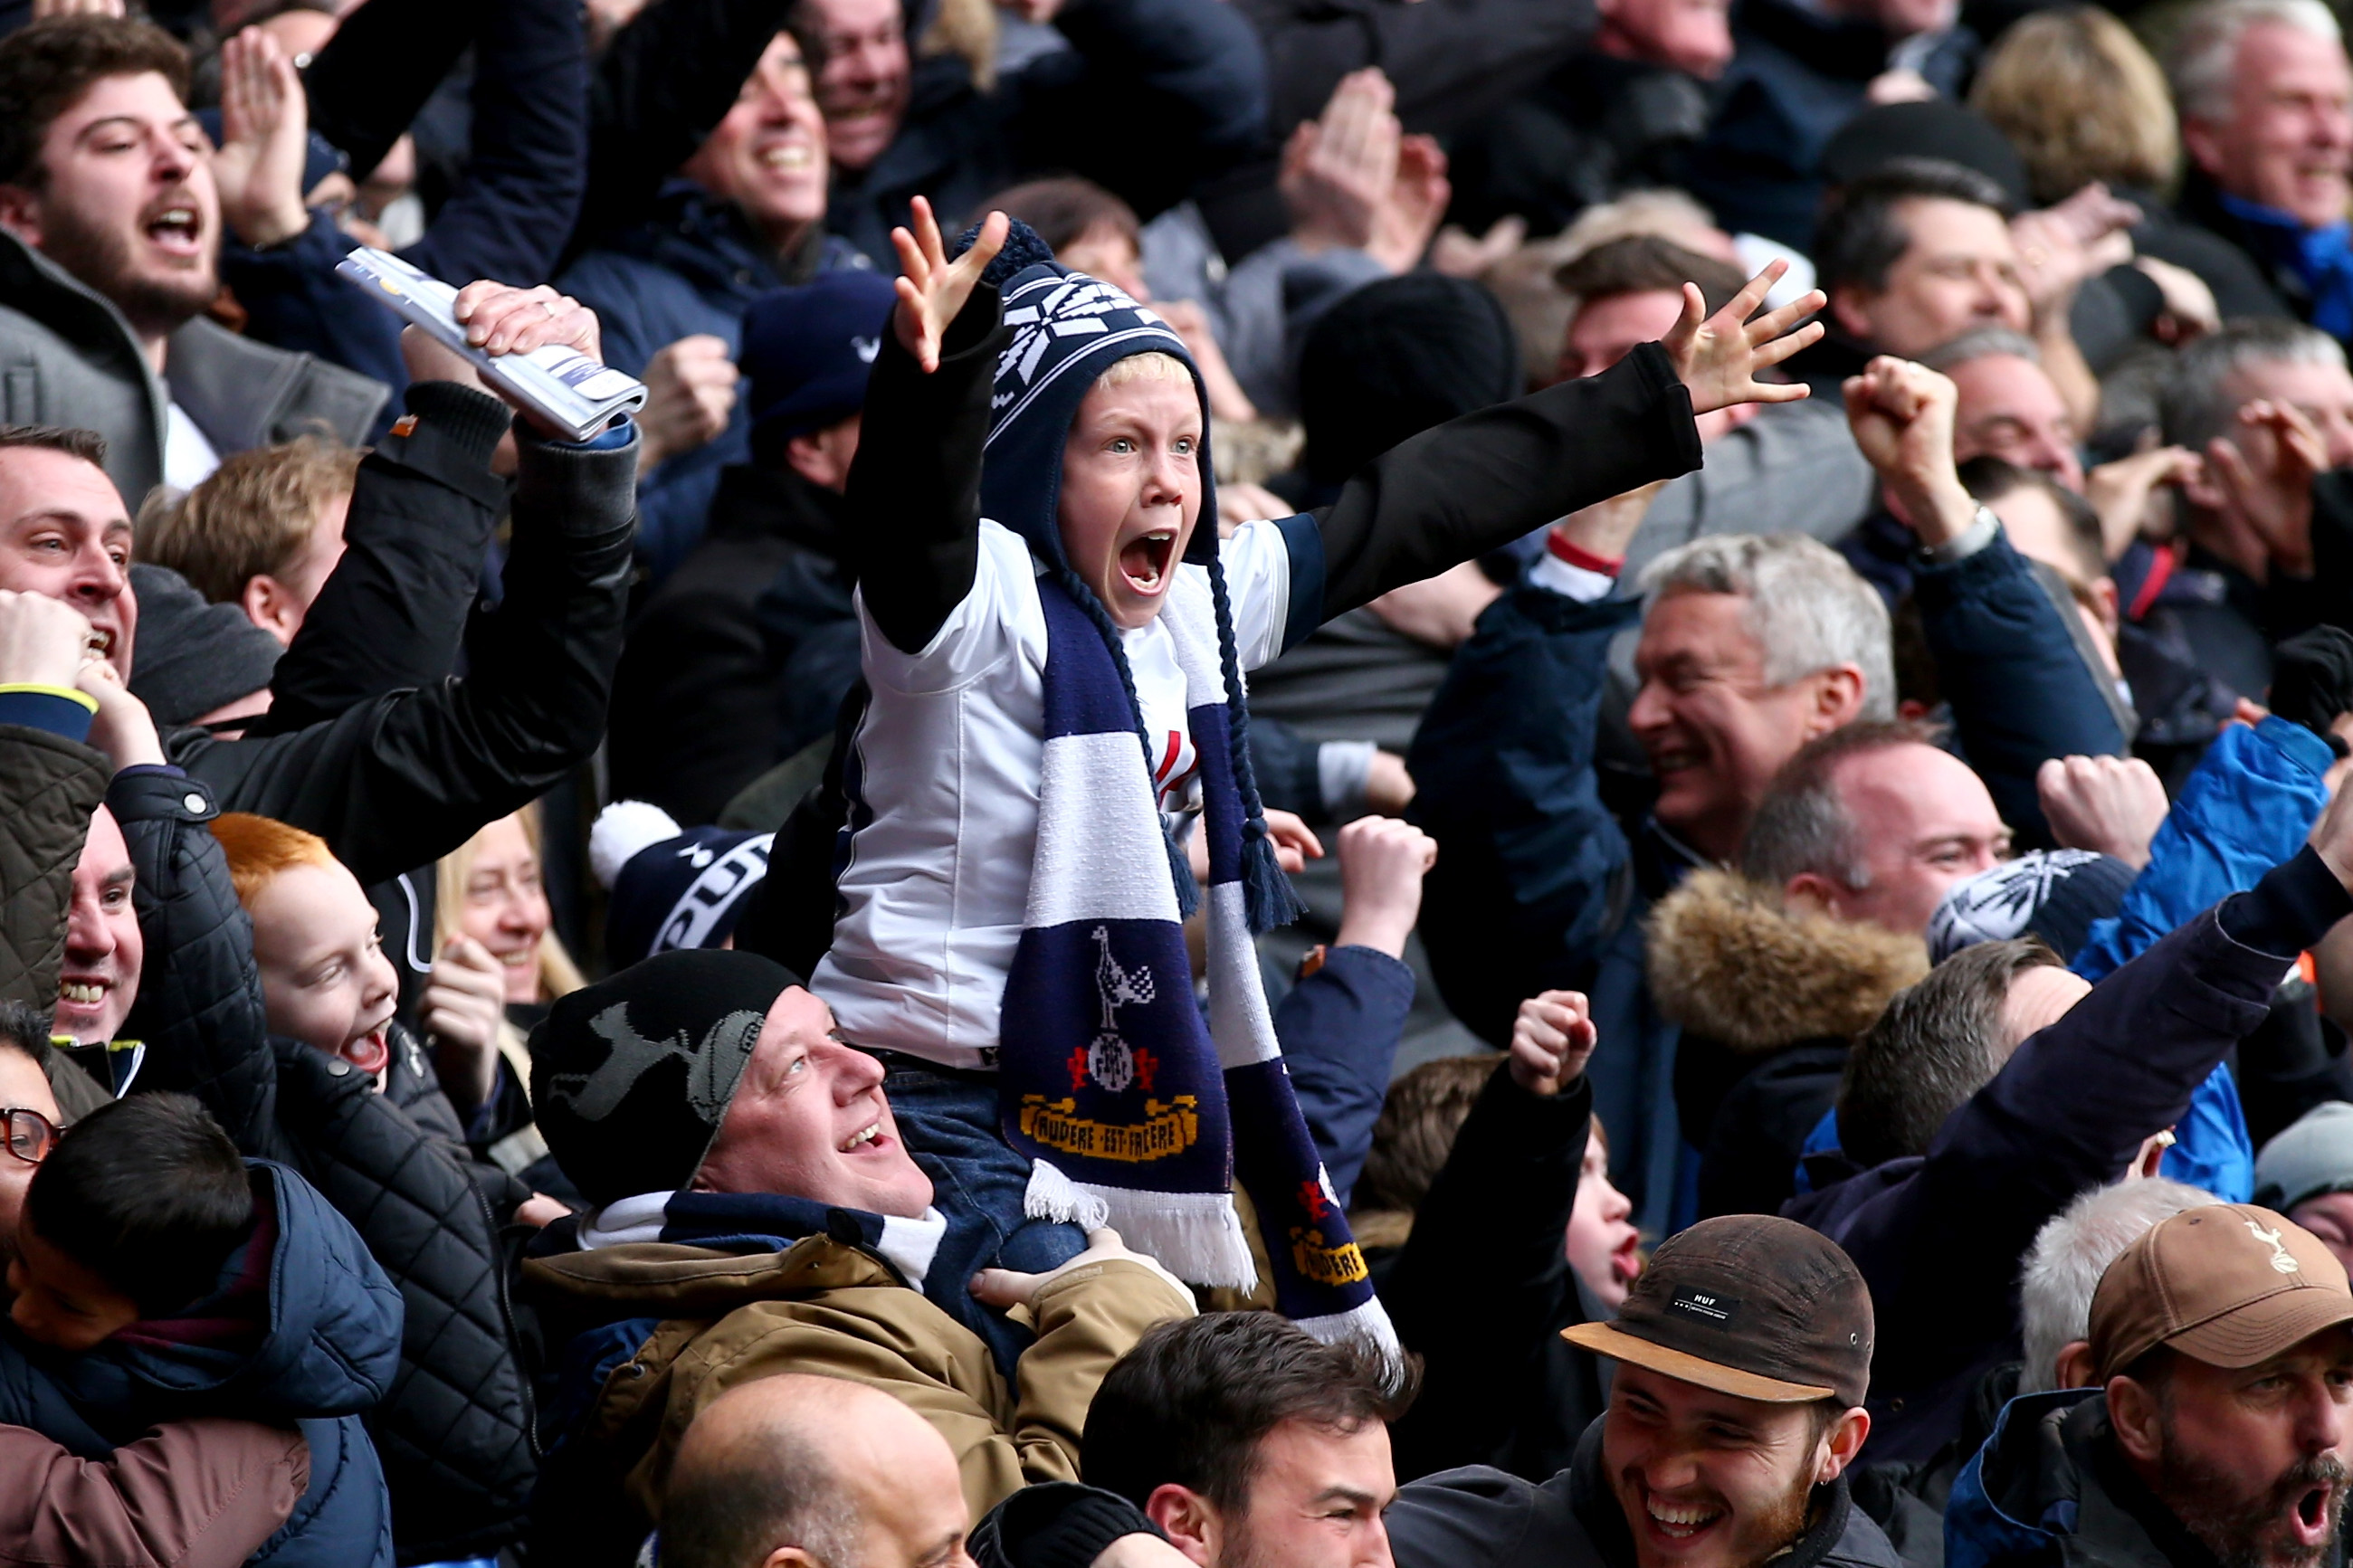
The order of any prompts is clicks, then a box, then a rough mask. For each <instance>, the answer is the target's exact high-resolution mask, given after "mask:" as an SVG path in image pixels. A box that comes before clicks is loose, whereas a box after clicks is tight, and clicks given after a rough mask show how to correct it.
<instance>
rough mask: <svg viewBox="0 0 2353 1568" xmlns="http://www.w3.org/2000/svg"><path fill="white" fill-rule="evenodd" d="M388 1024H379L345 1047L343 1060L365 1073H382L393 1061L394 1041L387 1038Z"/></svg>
mask: <svg viewBox="0 0 2353 1568" xmlns="http://www.w3.org/2000/svg"><path fill="white" fill-rule="evenodd" d="M389 1028H390V1026H389V1025H388V1024H378V1025H377V1026H375V1028H373V1029H370V1030H369V1031H368V1032H367V1033H366V1034H364V1035H362V1036H360V1037H358V1038H357V1039H355V1040H349V1041H346V1042H344V1045H343V1059H344V1060H345V1061H347V1062H349V1063H351V1064H352V1066H353V1067H355V1068H359V1069H360V1071H362V1072H364V1073H380V1072H382V1071H383V1070H384V1068H385V1063H386V1062H389V1061H390V1060H392V1041H391V1039H390V1038H389V1037H388V1036H387V1030H388V1029H389Z"/></svg>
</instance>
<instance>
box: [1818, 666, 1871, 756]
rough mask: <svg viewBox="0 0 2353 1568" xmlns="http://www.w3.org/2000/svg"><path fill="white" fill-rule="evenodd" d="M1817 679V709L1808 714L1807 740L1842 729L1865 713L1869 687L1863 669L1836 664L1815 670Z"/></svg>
mask: <svg viewBox="0 0 2353 1568" xmlns="http://www.w3.org/2000/svg"><path fill="white" fill-rule="evenodd" d="M1813 681H1814V701H1813V711H1811V712H1810V713H1809V714H1807V715H1806V739H1807V740H1809V741H1810V740H1812V739H1813V738H1814V737H1815V736H1817V735H1827V734H1829V733H1830V732H1831V731H1832V730H1842V729H1844V728H1845V727H1846V726H1847V725H1849V724H1852V723H1853V722H1854V721H1855V720H1856V719H1858V718H1860V717H1861V716H1862V699H1863V693H1864V689H1865V686H1866V682H1865V681H1864V679H1863V674H1862V670H1860V669H1858V668H1855V667H1854V666H1853V665H1851V664H1836V665H1832V666H1831V668H1828V669H1822V670H1817V671H1815V672H1814V676H1813Z"/></svg>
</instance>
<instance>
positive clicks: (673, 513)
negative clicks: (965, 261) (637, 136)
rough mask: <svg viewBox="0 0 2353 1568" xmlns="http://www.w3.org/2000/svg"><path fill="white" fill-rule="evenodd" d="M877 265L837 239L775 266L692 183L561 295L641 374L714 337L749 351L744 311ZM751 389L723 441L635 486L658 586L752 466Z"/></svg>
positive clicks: (576, 271)
mask: <svg viewBox="0 0 2353 1568" xmlns="http://www.w3.org/2000/svg"><path fill="white" fill-rule="evenodd" d="M871 265H872V263H871V262H869V261H868V260H867V259H866V258H865V257H864V256H862V255H860V253H859V251H858V249H857V247H855V246H852V245H851V244H849V242H848V241H847V240H843V239H839V238H836V237H834V236H832V235H820V236H817V237H814V238H813V239H812V240H811V242H810V243H809V244H808V245H807V247H804V248H803V249H802V250H801V251H800V252H799V253H798V254H797V255H796V256H794V257H792V258H788V259H787V260H786V262H784V263H783V264H781V265H780V264H779V262H778V259H777V258H776V254H775V253H774V252H773V251H771V250H770V249H768V248H767V247H765V246H764V245H762V244H760V243H759V242H758V241H757V240H756V239H755V238H754V237H753V234H752V231H751V229H750V227H749V226H746V225H745V223H744V218H743V216H742V215H741V214H740V213H739V212H738V211H737V210H736V209H735V208H734V207H733V205H730V204H728V203H725V202H722V201H719V200H717V199H716V198H714V197H712V196H711V195H707V194H705V192H704V191H703V190H702V187H701V186H700V185H697V184H694V183H693V182H692V181H691V180H673V181H671V182H670V184H669V185H668V186H667V187H666V188H665V189H664V190H663V192H662V194H661V196H660V198H659V203H658V205H657V207H656V210H655V214H654V216H652V217H650V218H648V219H647V220H646V221H645V222H644V223H642V224H640V225H638V226H637V227H635V228H632V229H629V230H628V231H627V232H625V233H622V234H620V235H617V236H616V237H613V238H611V239H608V240H607V241H606V242H605V243H603V244H602V245H600V246H599V247H597V248H596V249H594V250H591V251H589V252H587V253H586V255H584V256H582V257H581V258H579V259H578V260H576V261H575V262H574V263H573V264H572V265H571V266H570V267H567V268H565V270H564V276H563V277H562V278H560V279H557V280H556V281H557V287H559V288H561V289H563V290H564V291H565V293H567V294H570V295H572V296H573V297H574V298H575V299H577V300H580V302H581V303H583V304H585V305H586V306H587V307H588V308H589V309H591V310H595V311H596V321H597V325H598V328H599V330H600V331H601V332H602V336H603V346H604V350H605V363H607V364H609V365H613V366H616V367H617V368H619V369H621V370H625V371H628V373H629V374H631V375H643V374H645V373H646V364H647V362H648V361H649V360H651V359H652V358H653V357H654V355H655V354H656V353H659V352H660V351H661V350H662V349H664V348H667V347H668V346H669V345H670V344H671V343H674V342H678V340H679V339H681V338H690V337H694V336H696V335H698V334H708V335H710V336H712V337H714V338H718V339H720V340H721V341H723V342H725V343H726V345H727V357H728V358H729V359H731V360H733V359H740V358H741V357H742V355H743V352H744V311H745V310H749V309H750V308H751V305H752V301H753V300H756V299H758V298H759V297H760V296H761V295H763V294H765V293H768V292H769V291H770V290H772V289H781V288H784V287H785V286H786V285H787V284H791V283H806V282H807V281H808V280H809V279H811V278H813V277H815V276H816V275H817V274H818V273H820V272H831V271H835V270H837V269H839V268H850V267H869V266H871ZM750 392H751V388H749V387H748V386H742V387H739V388H738V389H737V395H736V398H735V411H734V413H733V415H732V416H729V418H728V421H727V428H726V429H725V430H723V431H722V432H721V433H720V435H719V437H718V438H717V439H716V440H714V441H711V442H709V443H707V444H705V445H703V446H702V447H696V448H695V449H694V450H693V451H691V452H684V453H681V454H680V455H679V456H678V457H675V458H671V459H670V461H669V462H667V463H664V464H662V465H661V467H659V468H656V469H655V470H654V471H653V472H652V473H650V474H649V475H647V476H646V479H645V482H644V483H642V484H641V485H639V486H638V559H639V560H641V561H643V562H644V563H646V564H647V566H648V568H649V570H650V571H651V572H652V574H653V576H654V578H655V580H656V581H657V582H659V580H660V579H661V578H663V577H665V576H667V575H669V574H670V570H671V569H672V568H673V567H675V566H676V565H677V564H678V563H680V562H681V561H683V560H685V559H686V556H687V552H689V551H691V550H692V549H693V548H694V546H695V545H696V543H697V542H700V541H701V540H702V531H703V525H704V523H705V522H706V521H708V519H709V515H710V512H711V502H712V498H713V497H715V496H716V495H717V494H718V493H719V471H720V470H721V469H722V468H726V467H728V466H729V465H730V464H733V463H748V462H750V461H751V460H752V421H751V416H750V413H749V409H750V406H751V398H750Z"/></svg>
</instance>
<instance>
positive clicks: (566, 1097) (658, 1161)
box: [530, 952, 802, 1206]
mask: <svg viewBox="0 0 2353 1568" xmlns="http://www.w3.org/2000/svg"><path fill="white" fill-rule="evenodd" d="M798 984H802V982H801V977H800V976H799V975H797V974H795V973H793V972H792V971H791V970H789V969H786V967H785V966H784V965H783V964H781V963H776V961H775V960H774V959H770V958H763V957H761V956H760V955H759V954H758V953H756V952H663V953H657V954H655V955H654V956H653V957H651V958H649V959H647V960H646V961H645V962H644V963H633V964H631V965H630V966H629V967H628V968H627V969H624V970H622V971H621V972H620V973H617V974H615V975H613V976H611V977H610V978H608V979H605V980H599V981H598V982H596V984H594V985H585V986H583V987H581V988H580V989H579V990H577V991H575V992H573V993H571V994H569V995H565V996H562V997H559V998H557V1000H556V1003H555V1005H554V1006H553V1007H550V1008H549V1009H548V1010H547V1016H546V1017H545V1018H544V1019H543V1020H542V1021H541V1023H540V1026H539V1027H537V1028H535V1029H533V1031H532V1032H531V1047H530V1049H531V1107H532V1115H533V1120H534V1121H537V1123H538V1125H539V1131H540V1135H541V1136H542V1137H543V1138H545V1139H546V1140H547V1147H548V1152H551V1153H553V1154H554V1156H555V1163H556V1164H557V1165H559V1166H560V1167H562V1169H563V1171H564V1173H565V1175H567V1176H569V1177H571V1178H572V1184H573V1185H574V1186H575V1187H578V1188H579V1189H580V1194H581V1195H582V1196H583V1197H586V1199H587V1200H588V1201H589V1202H590V1203H593V1204H596V1205H599V1206H602V1205H606V1204H609V1203H612V1202H613V1201H614V1200H616V1199H617V1198H626V1197H630V1196H633V1195H635V1194H638V1193H658V1192H676V1191H678V1190H679V1189H680V1188H681V1187H684V1186H686V1185H687V1184H690V1183H691V1182H692V1181H693V1180H694V1173H695V1172H697V1171H699V1170H701V1169H702V1161H703V1156H705V1155H706V1154H708V1153H710V1152H711V1145H712V1142H714V1141H715V1140H716V1139H717V1138H718V1136H719V1129H720V1126H721V1125H722V1124H723V1122H724V1121H726V1120H727V1107H728V1105H729V1103H730V1102H731V1101H733V1100H734V1098H735V1086H736V1085H737V1084H738V1083H740V1082H741V1081H742V1080H743V1077H744V1067H745V1065H746V1064H747V1063H749V1062H750V1061H751V1059H752V1049H753V1047H754V1046H756V1045H757V1044H758V1043H759V1040H760V1026H761V1025H762V1024H763V1023H765V1021H766V1020H767V1016H768V1009H769V1008H770V1007H773V1006H774V1005H776V998H777V997H779V996H781V995H783V994H785V992H786V990H788V989H790V988H791V987H793V986H795V985H798Z"/></svg>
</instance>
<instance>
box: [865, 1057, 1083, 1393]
mask: <svg viewBox="0 0 2353 1568" xmlns="http://www.w3.org/2000/svg"><path fill="white" fill-rule="evenodd" d="M873 1054H874V1055H875V1056H877V1057H879V1058H881V1061H882V1063H883V1065H884V1067H885V1068H888V1069H889V1071H888V1074H887V1075H886V1076H885V1077H884V1078H883V1079H882V1093H883V1095H884V1096H885V1097H886V1098H887V1099H889V1100H890V1101H891V1114H892V1117H893V1118H894V1119H895V1120H896V1121H898V1123H899V1136H900V1137H901V1138H902V1139H904V1140H906V1143H907V1152H908V1153H910V1154H912V1155H913V1156H914V1159H915V1163H916V1164H917V1165H918V1166H920V1167H921V1168H922V1170H923V1174H925V1175H927V1176H929V1177H931V1179H932V1188H933V1196H932V1203H933V1205H934V1206H935V1207H937V1208H938V1209H939V1211H940V1213H941V1214H943V1215H945V1216H946V1217H947V1222H948V1226H947V1234H946V1235H945V1236H944V1237H942V1238H941V1241H940V1249H939V1251H938V1252H937V1253H936V1254H935V1255H934V1257H933V1258H932V1267H931V1272H930V1273H929V1275H928V1276H927V1279H928V1280H929V1289H926V1290H925V1291H924V1294H925V1295H927V1296H929V1297H930V1298H931V1299H932V1300H933V1302H934V1304H935V1305H937V1306H939V1307H940V1308H941V1309H942V1310H944V1311H945V1312H947V1314H948V1315H949V1316H950V1317H952V1318H955V1320H956V1321H958V1322H960V1323H962V1324H964V1326H965V1327H966V1328H968V1329H970V1330H971V1331H973V1332H974V1333H976V1334H978V1335H979V1336H980V1337H981V1339H982V1340H983V1341H984V1342H987V1345H988V1349H989V1352H990V1353H991V1354H992V1355H994V1356H995V1357H996V1358H997V1370H998V1371H999V1372H1001V1373H1004V1374H1005V1377H1006V1381H1007V1382H1008V1383H1010V1382H1011V1381H1012V1379H1013V1363H1014V1362H1015V1361H1016V1360H1017V1359H1018V1357H1019V1356H1020V1354H1021V1352H1023V1351H1025V1350H1027V1349H1029V1344H1030V1341H1031V1335H1030V1333H1029V1331H1028V1330H1026V1329H1023V1328H1021V1327H1019V1326H1018V1325H1016V1324H1014V1323H1011V1322H1008V1321H1007V1320H1006V1318H1005V1315H1004V1313H1002V1312H999V1311H997V1310H994V1309H992V1308H988V1307H984V1306H982V1305H981V1304H980V1303H979V1302H978V1301H976V1300H974V1299H973V1297H972V1293H971V1292H970V1290H969V1289H966V1287H967V1285H968V1284H969V1282H970V1281H971V1279H972V1277H973V1276H974V1275H975V1274H976V1273H977V1272H979V1271H980V1270H981V1269H983V1268H1011V1269H1017V1270H1019V1271H1020V1272H1022V1273H1025V1274H1043V1273H1045V1272H1046V1271H1047V1270H1048V1269H1050V1268H1060V1267H1061V1266H1062V1265H1063V1264H1065V1263H1068V1262H1069V1261H1070V1260H1071V1258H1076V1257H1077V1256H1078V1255H1079V1254H1080V1253H1082V1252H1083V1251H1085V1250H1086V1246H1087V1238H1086V1234H1085V1232H1083V1231H1082V1230H1081V1229H1080V1228H1079V1227H1078V1226H1075V1225H1066V1224H1062V1223H1060V1222H1059V1221H1055V1220H1046V1219H1031V1218H1030V1217H1029V1215H1025V1214H1024V1213H1022V1210H1021V1203H1022V1198H1023V1197H1024V1196H1025V1195H1026V1194H1028V1192H1029V1161H1027V1160H1025V1159H1023V1158H1022V1157H1021V1156H1020V1155H1018V1154H1017V1153H1015V1152H1013V1149H1012V1147H1011V1145H1009V1144H1008V1143H1007V1142H1005V1135H1004V1134H1003V1133H1001V1132H999V1131H997V1078H996V1075H995V1074H993V1073H973V1072H957V1071H955V1070H954V1069H952V1068H940V1067H934V1066H933V1065H931V1064H930V1063H928V1062H925V1061H922V1060H920V1059H918V1058H913V1057H907V1056H902V1055H900V1054H898V1053H897V1052H893V1051H876V1052H874V1053H873Z"/></svg>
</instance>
